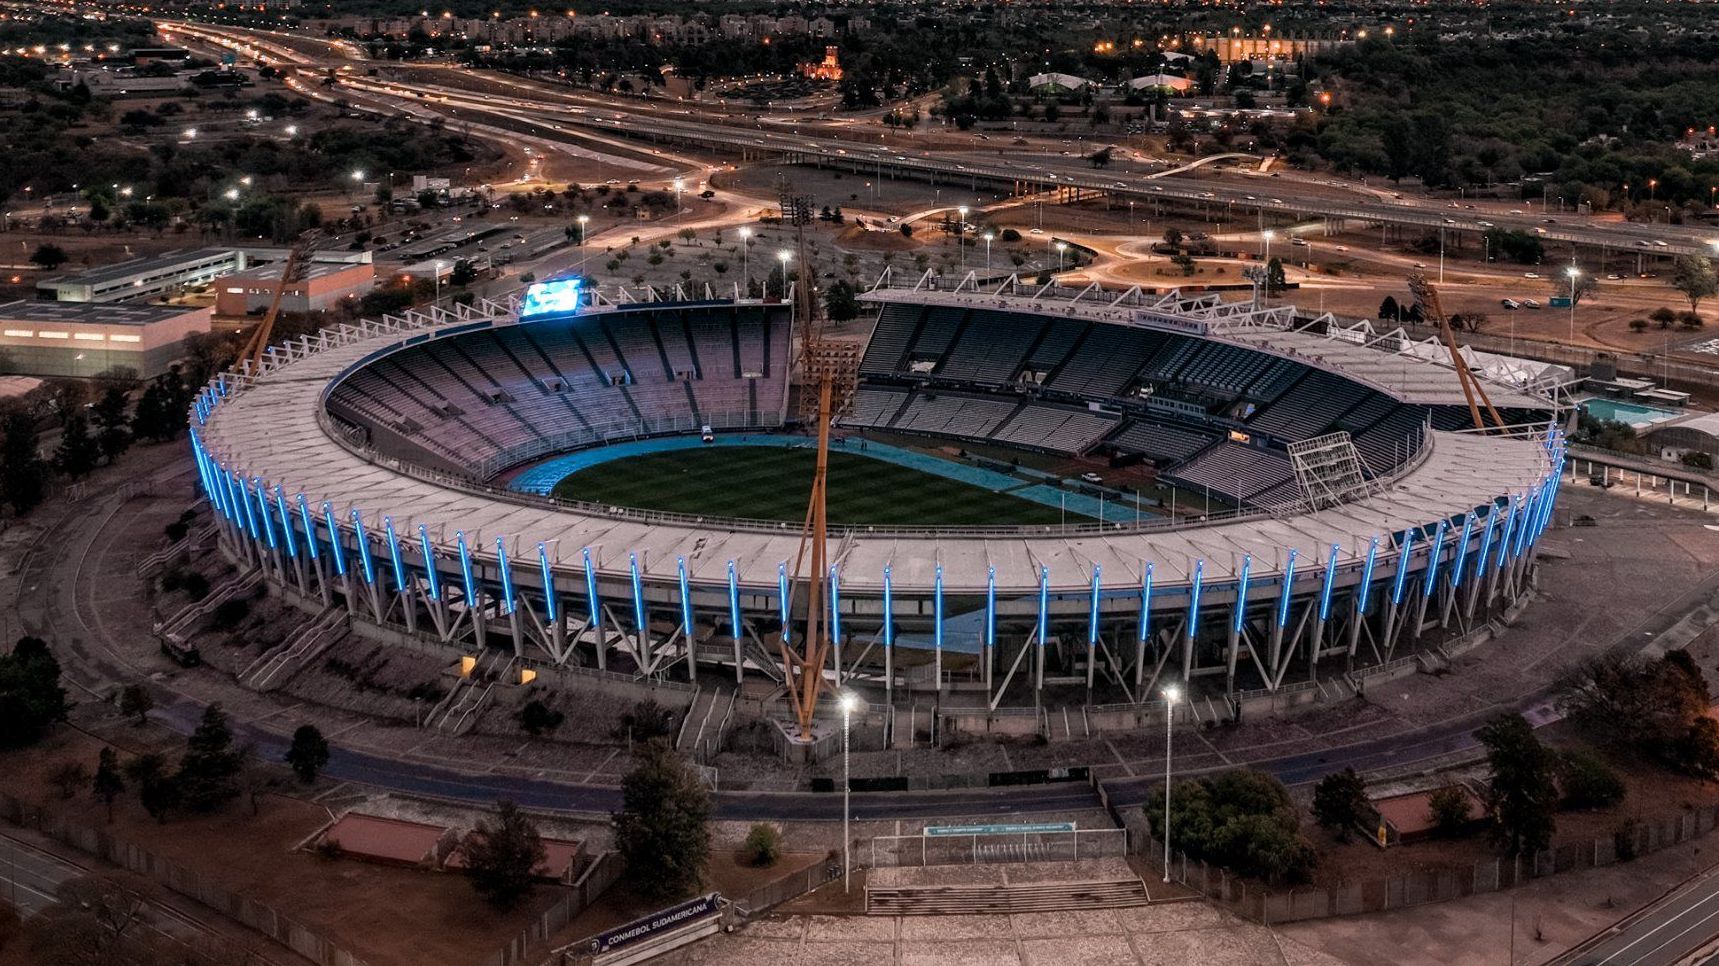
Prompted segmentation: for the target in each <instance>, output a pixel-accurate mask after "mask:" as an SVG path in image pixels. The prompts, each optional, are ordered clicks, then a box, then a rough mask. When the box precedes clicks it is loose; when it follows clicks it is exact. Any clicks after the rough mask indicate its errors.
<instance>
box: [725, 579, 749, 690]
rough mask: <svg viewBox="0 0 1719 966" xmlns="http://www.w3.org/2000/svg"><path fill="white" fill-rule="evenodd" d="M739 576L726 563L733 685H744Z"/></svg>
mask: <svg viewBox="0 0 1719 966" xmlns="http://www.w3.org/2000/svg"><path fill="white" fill-rule="evenodd" d="M741 633H742V631H741V627H740V576H739V575H738V574H736V573H735V572H734V561H732V560H730V561H729V562H728V635H729V636H730V637H732V638H734V685H735V687H739V686H740V685H741V684H742V683H744V680H743V677H744V670H745V668H744V663H745V662H744V661H742V660H741V656H740V651H741V647H742V644H741V640H740V635H741Z"/></svg>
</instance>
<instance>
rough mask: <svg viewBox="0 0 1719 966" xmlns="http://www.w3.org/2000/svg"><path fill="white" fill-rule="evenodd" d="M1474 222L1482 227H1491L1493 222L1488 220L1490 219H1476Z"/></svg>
mask: <svg viewBox="0 0 1719 966" xmlns="http://www.w3.org/2000/svg"><path fill="white" fill-rule="evenodd" d="M1475 224H1477V225H1479V226H1480V227H1482V228H1491V227H1493V224H1492V222H1490V221H1477V222H1475Z"/></svg>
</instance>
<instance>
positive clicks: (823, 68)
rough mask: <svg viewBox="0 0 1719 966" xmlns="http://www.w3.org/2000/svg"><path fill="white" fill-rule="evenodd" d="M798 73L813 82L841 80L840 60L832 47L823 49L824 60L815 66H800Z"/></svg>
mask: <svg viewBox="0 0 1719 966" xmlns="http://www.w3.org/2000/svg"><path fill="white" fill-rule="evenodd" d="M800 73H802V74H804V75H805V76H807V77H810V78H811V79H813V80H825V81H839V80H841V79H842V60H841V57H840V55H839V54H838V52H837V50H836V48H835V47H834V46H830V47H825V48H824V59H823V60H821V61H819V62H818V63H815V64H801V65H800Z"/></svg>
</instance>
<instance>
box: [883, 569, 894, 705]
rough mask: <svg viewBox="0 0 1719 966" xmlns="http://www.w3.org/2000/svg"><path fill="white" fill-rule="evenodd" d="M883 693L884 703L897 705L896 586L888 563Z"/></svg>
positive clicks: (885, 585) (884, 614) (884, 604)
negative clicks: (892, 580)
mask: <svg viewBox="0 0 1719 966" xmlns="http://www.w3.org/2000/svg"><path fill="white" fill-rule="evenodd" d="M883 693H884V702H883V703H884V704H886V705H889V706H890V707H892V708H893V707H895V587H894V585H893V584H892V583H891V575H890V567H889V565H888V564H884V566H883Z"/></svg>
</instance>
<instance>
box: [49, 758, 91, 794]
mask: <svg viewBox="0 0 1719 966" xmlns="http://www.w3.org/2000/svg"><path fill="white" fill-rule="evenodd" d="M89 780H90V770H89V769H88V768H85V767H84V763H83V762H81V761H67V762H61V763H60V764H58V765H55V766H54V768H53V770H51V771H49V772H48V784H50V785H53V786H54V787H55V788H57V789H59V790H60V797H61V798H71V797H72V796H73V795H75V794H77V791H78V789H80V788H82V787H84V785H86V784H88V783H89Z"/></svg>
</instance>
